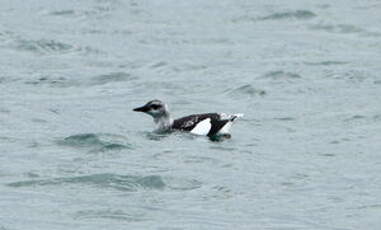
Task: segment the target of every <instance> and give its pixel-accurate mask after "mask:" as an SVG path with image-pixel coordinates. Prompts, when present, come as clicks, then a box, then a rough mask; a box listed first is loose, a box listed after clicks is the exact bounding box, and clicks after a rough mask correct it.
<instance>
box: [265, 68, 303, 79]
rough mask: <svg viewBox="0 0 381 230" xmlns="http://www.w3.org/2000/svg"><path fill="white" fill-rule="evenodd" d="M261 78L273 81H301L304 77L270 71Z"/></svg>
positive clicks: (281, 71) (280, 71)
mask: <svg viewBox="0 0 381 230" xmlns="http://www.w3.org/2000/svg"><path fill="white" fill-rule="evenodd" d="M260 78H269V79H273V80H290V79H300V78H302V77H301V76H300V75H299V74H297V73H292V72H285V71H283V70H278V71H270V72H268V73H265V74H264V75H262V76H261V77H260Z"/></svg>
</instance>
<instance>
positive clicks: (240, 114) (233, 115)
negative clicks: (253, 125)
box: [230, 113, 243, 121]
mask: <svg viewBox="0 0 381 230" xmlns="http://www.w3.org/2000/svg"><path fill="white" fill-rule="evenodd" d="M239 117H243V113H236V114H232V115H231V118H230V120H231V121H234V120H235V119H237V118H239Z"/></svg>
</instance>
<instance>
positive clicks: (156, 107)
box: [151, 105, 161, 110]
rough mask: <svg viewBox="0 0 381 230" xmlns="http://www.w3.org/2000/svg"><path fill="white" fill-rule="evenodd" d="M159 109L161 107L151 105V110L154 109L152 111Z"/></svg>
mask: <svg viewBox="0 0 381 230" xmlns="http://www.w3.org/2000/svg"><path fill="white" fill-rule="evenodd" d="M160 107H161V105H151V108H152V109H154V110H156V109H158V108H160Z"/></svg>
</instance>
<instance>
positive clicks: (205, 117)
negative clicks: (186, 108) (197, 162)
mask: <svg viewBox="0 0 381 230" xmlns="http://www.w3.org/2000/svg"><path fill="white" fill-rule="evenodd" d="M237 117H238V115H225V114H218V113H203V114H193V115H189V116H186V117H182V118H179V119H176V120H174V122H173V124H172V129H174V130H181V131H188V132H191V133H194V134H199V135H207V136H209V137H210V136H214V135H216V134H218V132H219V131H221V130H224V129H225V131H226V132H228V131H229V128H230V125H231V123H232V122H233V121H234V119H235V118H237Z"/></svg>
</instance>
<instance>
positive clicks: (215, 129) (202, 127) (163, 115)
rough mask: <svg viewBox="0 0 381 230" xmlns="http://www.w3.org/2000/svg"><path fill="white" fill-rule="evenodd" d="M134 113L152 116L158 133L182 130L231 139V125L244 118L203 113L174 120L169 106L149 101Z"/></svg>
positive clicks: (238, 115) (235, 115) (240, 115)
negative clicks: (237, 119)
mask: <svg viewBox="0 0 381 230" xmlns="http://www.w3.org/2000/svg"><path fill="white" fill-rule="evenodd" d="M133 111H136V112H144V113H147V114H149V115H151V116H152V117H153V120H154V122H155V124H156V131H159V132H166V131H173V130H180V131H187V132H190V133H192V134H196V135H204V136H208V137H213V136H216V135H221V136H227V137H230V133H229V131H230V127H231V125H232V124H233V122H234V121H235V119H236V118H238V117H242V116H243V114H232V115H228V114H224V113H203V114H193V115H189V116H186V117H182V118H179V119H176V120H173V119H172V118H171V116H170V114H169V111H168V106H167V105H166V104H165V103H163V102H162V101H160V100H152V101H149V102H147V103H146V104H145V105H143V106H141V107H138V108H135V109H134V110H133Z"/></svg>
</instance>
